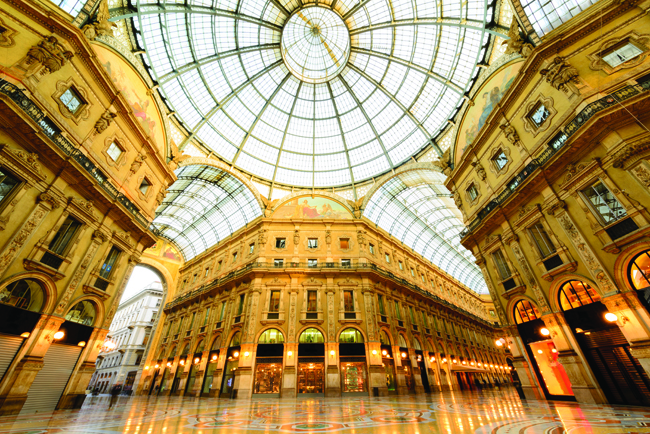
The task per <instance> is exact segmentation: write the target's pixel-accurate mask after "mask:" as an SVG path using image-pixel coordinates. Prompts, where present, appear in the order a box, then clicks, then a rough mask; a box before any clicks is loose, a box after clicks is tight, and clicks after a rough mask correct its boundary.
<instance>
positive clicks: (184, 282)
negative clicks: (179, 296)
mask: <svg viewBox="0 0 650 434" xmlns="http://www.w3.org/2000/svg"><path fill="white" fill-rule="evenodd" d="M185 285H187V279H183V283H182V284H181V291H182V290H183V289H185Z"/></svg>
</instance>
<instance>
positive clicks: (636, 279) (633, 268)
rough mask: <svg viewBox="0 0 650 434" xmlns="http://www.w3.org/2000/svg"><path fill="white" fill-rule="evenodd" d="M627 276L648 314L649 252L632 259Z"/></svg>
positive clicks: (649, 304) (649, 307)
mask: <svg viewBox="0 0 650 434" xmlns="http://www.w3.org/2000/svg"><path fill="white" fill-rule="evenodd" d="M627 276H628V279H629V281H630V284H631V285H632V287H633V288H634V289H635V290H636V293H637V295H638V296H639V299H640V300H641V304H643V305H644V306H645V308H646V309H647V310H648V312H650V250H645V251H643V252H641V253H639V254H637V255H636V256H635V257H634V258H632V260H631V261H630V265H629V266H628V269H627Z"/></svg>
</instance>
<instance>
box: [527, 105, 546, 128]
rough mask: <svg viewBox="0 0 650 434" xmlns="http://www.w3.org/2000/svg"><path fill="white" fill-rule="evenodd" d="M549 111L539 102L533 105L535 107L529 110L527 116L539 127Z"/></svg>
mask: <svg viewBox="0 0 650 434" xmlns="http://www.w3.org/2000/svg"><path fill="white" fill-rule="evenodd" d="M550 114H551V112H550V111H549V110H548V109H547V108H546V106H545V105H544V104H542V103H541V102H540V103H539V104H537V105H536V106H535V108H534V109H533V110H532V111H531V112H530V114H529V115H528V118H529V119H530V120H531V121H532V122H533V124H534V125H535V126H536V127H538V128H539V127H541V126H542V125H543V124H544V122H545V121H546V119H547V118H548V115H550Z"/></svg>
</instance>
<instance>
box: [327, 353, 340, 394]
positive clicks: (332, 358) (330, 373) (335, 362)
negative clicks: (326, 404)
mask: <svg viewBox="0 0 650 434" xmlns="http://www.w3.org/2000/svg"><path fill="white" fill-rule="evenodd" d="M325 396H327V397H331V396H334V397H340V396H341V375H340V372H339V344H338V343H337V342H328V343H327V344H325Z"/></svg>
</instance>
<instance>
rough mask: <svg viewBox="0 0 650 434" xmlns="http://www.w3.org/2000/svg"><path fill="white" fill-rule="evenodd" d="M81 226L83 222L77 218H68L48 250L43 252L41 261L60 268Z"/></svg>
mask: <svg viewBox="0 0 650 434" xmlns="http://www.w3.org/2000/svg"><path fill="white" fill-rule="evenodd" d="M80 227H81V223H79V222H78V221H77V220H75V219H73V218H72V217H68V218H66V219H65V221H64V222H63V224H62V225H61V227H60V228H59V230H58V231H57V232H56V234H55V235H54V238H53V239H52V241H51V242H50V245H49V246H48V251H47V252H45V253H44V254H43V257H42V258H41V263H43V264H45V265H49V266H50V267H52V268H56V269H57V270H58V268H59V267H60V266H61V264H62V263H63V259H64V258H63V257H64V256H65V254H66V253H67V251H68V247H69V245H70V242H71V241H72V239H73V238H74V235H75V234H76V233H77V230H78V229H79V228H80Z"/></svg>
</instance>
